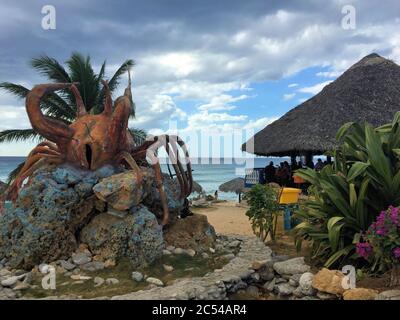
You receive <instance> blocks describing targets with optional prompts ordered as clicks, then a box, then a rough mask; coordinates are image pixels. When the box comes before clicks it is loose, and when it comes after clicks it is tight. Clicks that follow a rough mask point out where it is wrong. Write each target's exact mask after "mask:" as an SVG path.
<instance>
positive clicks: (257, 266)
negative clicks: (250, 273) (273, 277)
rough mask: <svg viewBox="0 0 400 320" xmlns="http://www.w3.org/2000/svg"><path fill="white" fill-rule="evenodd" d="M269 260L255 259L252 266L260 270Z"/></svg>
mask: <svg viewBox="0 0 400 320" xmlns="http://www.w3.org/2000/svg"><path fill="white" fill-rule="evenodd" d="M266 263H267V261H265V260H264V261H253V263H252V264H251V268H252V269H254V270H256V271H257V270H260V269H262V268H264V267H265V266H266Z"/></svg>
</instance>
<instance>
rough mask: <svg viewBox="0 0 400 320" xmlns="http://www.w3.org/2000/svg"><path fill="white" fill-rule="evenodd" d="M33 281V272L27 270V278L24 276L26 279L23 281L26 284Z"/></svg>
mask: <svg viewBox="0 0 400 320" xmlns="http://www.w3.org/2000/svg"><path fill="white" fill-rule="evenodd" d="M32 281H33V276H32V272H27V273H26V274H25V278H24V280H23V281H22V282H23V283H25V284H29V285H31V284H32Z"/></svg>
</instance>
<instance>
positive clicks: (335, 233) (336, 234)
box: [327, 217, 344, 251]
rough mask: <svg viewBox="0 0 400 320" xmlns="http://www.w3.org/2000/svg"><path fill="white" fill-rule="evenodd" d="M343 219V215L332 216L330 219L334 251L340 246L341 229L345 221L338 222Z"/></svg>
mask: <svg viewBox="0 0 400 320" xmlns="http://www.w3.org/2000/svg"><path fill="white" fill-rule="evenodd" d="M343 219H344V218H343V217H332V218H330V219H329V220H328V224H327V227H328V237H329V242H330V245H331V248H332V251H336V250H337V248H338V246H339V238H340V229H341V228H342V227H343V223H338V222H339V221H342V220H343Z"/></svg>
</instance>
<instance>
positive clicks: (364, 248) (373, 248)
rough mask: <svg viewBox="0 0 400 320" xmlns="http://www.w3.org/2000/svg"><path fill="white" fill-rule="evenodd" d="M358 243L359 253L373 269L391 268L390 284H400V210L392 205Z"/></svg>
mask: <svg viewBox="0 0 400 320" xmlns="http://www.w3.org/2000/svg"><path fill="white" fill-rule="evenodd" d="M360 240H361V241H360V242H358V243H357V244H356V252H357V254H358V255H359V256H360V257H362V258H364V259H365V260H367V261H368V262H370V263H371V265H372V268H371V269H372V271H375V270H378V271H380V272H384V271H386V270H391V277H390V286H396V285H400V210H399V208H398V207H393V206H390V207H389V208H388V209H387V210H385V211H382V212H381V213H380V214H379V216H378V217H377V218H376V221H375V222H374V223H373V224H371V225H370V227H369V228H368V230H367V231H366V232H365V233H364V234H363V235H362V236H361V239H360Z"/></svg>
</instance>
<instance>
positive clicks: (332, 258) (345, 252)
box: [324, 245, 354, 268]
mask: <svg viewBox="0 0 400 320" xmlns="http://www.w3.org/2000/svg"><path fill="white" fill-rule="evenodd" d="M353 249H354V245H349V246H347V247H345V248H343V249H341V250H339V251H336V252H335V253H334V254H332V255H331V256H330V257H329V259H328V260H326V262H325V264H324V266H325V267H326V268H329V267H331V266H332V265H333V264H334V263H336V262H337V261H338V260H339V259H340V258H342V257H345V256H347V255H348V254H349V253H350V252H351V250H353Z"/></svg>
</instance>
